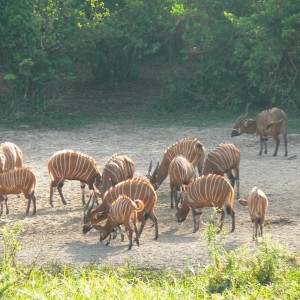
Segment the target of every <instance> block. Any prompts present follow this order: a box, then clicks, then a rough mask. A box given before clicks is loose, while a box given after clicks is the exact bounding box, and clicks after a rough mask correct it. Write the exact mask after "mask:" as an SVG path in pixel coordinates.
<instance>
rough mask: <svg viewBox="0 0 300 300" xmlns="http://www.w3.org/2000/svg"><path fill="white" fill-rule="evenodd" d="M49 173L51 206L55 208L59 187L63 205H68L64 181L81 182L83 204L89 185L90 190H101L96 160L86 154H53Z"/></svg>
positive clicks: (62, 152)
mask: <svg viewBox="0 0 300 300" xmlns="http://www.w3.org/2000/svg"><path fill="white" fill-rule="evenodd" d="M48 172H49V176H50V180H51V183H50V205H51V206H52V207H53V193H54V189H55V188H56V187H57V189H58V192H59V195H60V197H61V200H62V202H63V204H67V203H66V201H65V199H64V196H63V194H62V187H63V185H64V181H65V180H66V179H68V180H79V181H80V186H81V189H82V203H83V204H85V199H84V194H85V193H84V189H85V184H88V186H89V189H90V190H93V189H94V186H95V187H96V188H97V189H98V190H100V186H101V174H100V171H99V169H98V167H97V164H96V162H95V160H94V159H93V158H92V157H91V156H88V155H86V154H83V153H80V152H77V151H73V150H62V151H58V152H56V153H54V154H53V156H52V157H51V158H50V160H49V162H48Z"/></svg>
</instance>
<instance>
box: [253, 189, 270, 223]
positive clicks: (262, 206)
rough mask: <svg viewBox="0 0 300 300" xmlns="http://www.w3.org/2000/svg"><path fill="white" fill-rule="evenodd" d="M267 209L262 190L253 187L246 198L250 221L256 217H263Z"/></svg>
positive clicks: (265, 198)
mask: <svg viewBox="0 0 300 300" xmlns="http://www.w3.org/2000/svg"><path fill="white" fill-rule="evenodd" d="M267 208H268V199H267V196H266V195H265V193H264V192H263V191H262V190H260V189H258V188H257V187H254V188H253V189H252V191H251V193H250V194H249V196H248V209H249V212H250V216H251V219H252V220H254V219H255V218H256V217H257V216H260V217H265V214H266V211H267Z"/></svg>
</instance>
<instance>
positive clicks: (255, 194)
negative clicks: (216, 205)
mask: <svg viewBox="0 0 300 300" xmlns="http://www.w3.org/2000/svg"><path fill="white" fill-rule="evenodd" d="M239 203H240V204H241V205H243V206H247V207H248V209H249V212H250V218H251V221H252V223H254V226H253V239H256V238H257V231H259V236H263V227H264V224H265V220H266V213H267V209H268V198H267V196H266V195H265V193H264V192H263V191H262V190H260V189H258V188H257V187H256V186H255V187H254V188H253V189H252V191H251V192H250V194H249V196H248V199H246V200H245V199H239Z"/></svg>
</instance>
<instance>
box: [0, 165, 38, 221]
mask: <svg viewBox="0 0 300 300" xmlns="http://www.w3.org/2000/svg"><path fill="white" fill-rule="evenodd" d="M36 185H37V179H36V175H35V174H34V173H33V172H32V171H31V170H30V169H29V168H26V167H21V168H16V169H14V170H10V171H7V172H4V173H2V174H0V202H1V211H0V216H1V215H2V213H3V201H4V202H5V206H6V214H9V210H8V205H7V195H15V194H20V193H23V194H24V196H25V198H26V199H28V204H27V209H26V214H28V213H29V208H30V204H31V200H32V202H33V213H32V214H33V215H34V214H35V213H36V197H35V190H36Z"/></svg>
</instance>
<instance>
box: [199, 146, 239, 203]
mask: <svg viewBox="0 0 300 300" xmlns="http://www.w3.org/2000/svg"><path fill="white" fill-rule="evenodd" d="M240 160H241V155H240V150H239V149H238V148H237V147H236V146H234V145H233V144H220V145H219V146H218V147H216V148H215V149H214V150H212V151H211V152H210V153H209V154H208V155H207V158H206V161H205V164H204V170H203V175H207V174H210V173H211V174H218V175H224V174H226V175H227V176H228V178H229V180H230V183H231V185H232V187H233V188H234V184H235V182H236V190H237V198H239V197H240V180H239V179H240Z"/></svg>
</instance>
